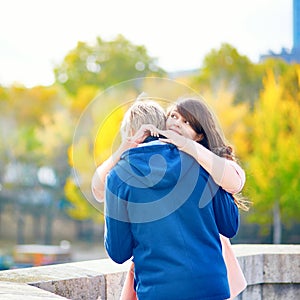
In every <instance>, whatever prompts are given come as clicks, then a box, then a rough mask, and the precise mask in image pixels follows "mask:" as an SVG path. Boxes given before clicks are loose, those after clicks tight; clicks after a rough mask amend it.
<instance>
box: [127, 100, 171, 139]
mask: <svg viewBox="0 0 300 300" xmlns="http://www.w3.org/2000/svg"><path fill="white" fill-rule="evenodd" d="M144 124H151V125H154V126H155V127H156V128H158V129H161V130H164V129H165V128H166V116H165V112H164V109H163V108H162V107H161V106H160V105H159V104H158V103H156V102H154V101H151V100H143V101H137V102H135V103H134V104H133V105H132V106H131V107H130V108H129V109H128V110H127V112H126V113H125V115H124V118H123V121H122V124H121V135H122V139H125V138H127V137H130V136H133V135H134V134H135V133H136V132H137V131H138V130H139V129H140V127H141V126H142V125H144Z"/></svg>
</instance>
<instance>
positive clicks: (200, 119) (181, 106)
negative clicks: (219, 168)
mask: <svg viewBox="0 0 300 300" xmlns="http://www.w3.org/2000/svg"><path fill="white" fill-rule="evenodd" d="M175 107H176V110H177V111H178V113H179V114H180V115H181V116H182V117H183V118H185V119H186V120H187V121H188V122H189V124H190V126H191V127H192V128H193V130H194V131H195V132H196V133H197V134H202V135H203V138H202V139H201V140H200V141H198V143H199V144H201V145H203V146H204V147H205V148H207V149H209V150H210V151H212V152H213V153H215V154H216V155H218V156H220V157H224V158H226V159H230V160H234V161H236V157H235V155H234V152H233V148H232V147H231V146H230V145H228V142H227V141H226V139H225V137H224V135H223V132H222V130H221V127H220V126H219V123H218V121H217V119H216V117H215V115H214V114H213V113H212V111H211V110H210V109H209V108H208V106H207V105H206V104H205V102H204V101H203V100H202V99H194V98H180V99H179V100H178V101H177V102H176V104H175ZM233 197H234V201H235V203H236V204H237V206H238V207H239V208H240V209H243V210H249V206H248V204H249V202H248V201H246V199H245V198H244V197H243V196H241V195H234V196H233Z"/></svg>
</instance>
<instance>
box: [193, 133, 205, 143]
mask: <svg viewBox="0 0 300 300" xmlns="http://www.w3.org/2000/svg"><path fill="white" fill-rule="evenodd" d="M203 138H204V134H203V133H199V134H197V136H196V139H195V141H196V142H200V141H202V140H203Z"/></svg>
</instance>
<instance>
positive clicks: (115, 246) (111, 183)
mask: <svg viewBox="0 0 300 300" xmlns="http://www.w3.org/2000/svg"><path fill="white" fill-rule="evenodd" d="M117 181H118V180H117V178H116V176H115V174H114V173H112V174H109V176H108V177H107V185H106V192H105V195H106V197H105V201H106V208H105V235H104V245H105V249H106V251H107V254H108V255H109V257H110V258H111V259H112V260H113V261H114V262H116V263H119V264H122V263H123V262H125V261H126V260H128V259H130V258H131V257H132V253H133V237H132V233H131V230H130V227H131V226H130V223H129V220H128V216H127V209H126V201H124V200H123V199H122V198H121V197H120V190H121V189H120V188H116V187H117V186H116V183H117Z"/></svg>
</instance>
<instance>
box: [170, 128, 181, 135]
mask: <svg viewBox="0 0 300 300" xmlns="http://www.w3.org/2000/svg"><path fill="white" fill-rule="evenodd" d="M170 130H172V131H174V132H176V133H178V134H180V135H182V134H181V132H179V131H178V130H176V129H175V128H172V127H171V128H170Z"/></svg>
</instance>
